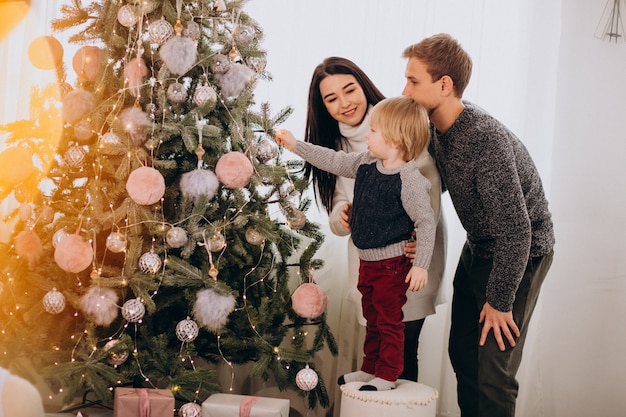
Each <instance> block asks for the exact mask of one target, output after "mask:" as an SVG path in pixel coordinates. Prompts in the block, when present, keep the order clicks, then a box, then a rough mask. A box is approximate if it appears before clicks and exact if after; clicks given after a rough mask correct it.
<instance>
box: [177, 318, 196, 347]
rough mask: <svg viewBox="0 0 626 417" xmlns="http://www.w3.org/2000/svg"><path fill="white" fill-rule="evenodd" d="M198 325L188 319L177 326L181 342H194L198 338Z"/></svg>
mask: <svg viewBox="0 0 626 417" xmlns="http://www.w3.org/2000/svg"><path fill="white" fill-rule="evenodd" d="M198 330H199V329H198V325H197V324H196V322H195V321H193V320H191V319H190V318H189V317H187V318H186V319H185V320H181V321H179V322H178V324H176V337H178V340H180V341H181V342H193V341H194V340H195V339H196V337H198Z"/></svg>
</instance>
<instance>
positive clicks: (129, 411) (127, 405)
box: [113, 387, 175, 417]
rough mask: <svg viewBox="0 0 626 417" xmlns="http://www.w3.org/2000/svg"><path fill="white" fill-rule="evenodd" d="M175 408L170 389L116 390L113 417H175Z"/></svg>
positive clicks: (119, 388)
mask: <svg viewBox="0 0 626 417" xmlns="http://www.w3.org/2000/svg"><path fill="white" fill-rule="evenodd" d="M174 408H175V405H174V396H173V395H172V392H171V391H170V390H168V389H151V388H125V387H118V388H115V397H114V400H113V417H174Z"/></svg>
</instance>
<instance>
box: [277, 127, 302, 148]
mask: <svg viewBox="0 0 626 417" xmlns="http://www.w3.org/2000/svg"><path fill="white" fill-rule="evenodd" d="M275 138H276V143H278V144H279V145H284V146H285V148H287V149H289V150H290V151H293V150H294V149H295V147H296V142H297V141H298V140H297V139H296V137H295V136H294V135H293V134H292V133H291V132H290V131H289V130H277V131H276V133H275Z"/></svg>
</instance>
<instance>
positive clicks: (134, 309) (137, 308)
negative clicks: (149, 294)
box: [122, 298, 146, 323]
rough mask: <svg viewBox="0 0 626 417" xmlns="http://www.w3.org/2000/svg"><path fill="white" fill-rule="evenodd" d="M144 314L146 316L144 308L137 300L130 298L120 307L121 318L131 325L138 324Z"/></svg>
mask: <svg viewBox="0 0 626 417" xmlns="http://www.w3.org/2000/svg"><path fill="white" fill-rule="evenodd" d="M144 314H146V307H145V306H144V305H143V303H142V302H141V300H140V299H139V298H132V299H130V300H128V301H126V302H125V303H124V305H123V306H122V317H124V318H125V319H126V320H127V321H129V322H131V323H137V322H139V321H140V320H141V319H142V318H143V316H144Z"/></svg>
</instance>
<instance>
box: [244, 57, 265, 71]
mask: <svg viewBox="0 0 626 417" xmlns="http://www.w3.org/2000/svg"><path fill="white" fill-rule="evenodd" d="M244 62H245V63H246V65H247V66H248V67H250V68H252V69H253V70H254V72H256V73H257V74H260V73H262V72H263V71H265V67H266V66H267V59H266V58H265V57H264V56H249V57H246V58H244Z"/></svg>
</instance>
